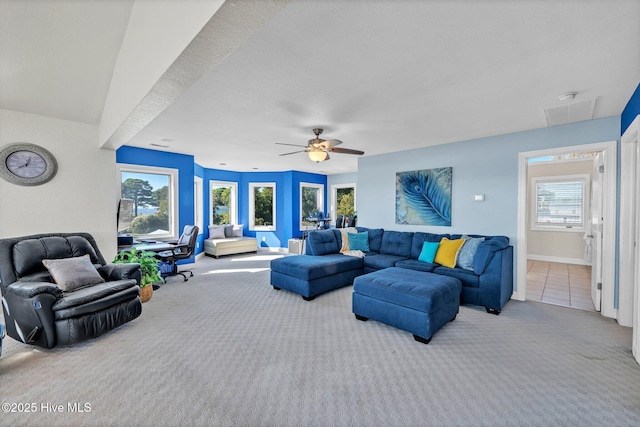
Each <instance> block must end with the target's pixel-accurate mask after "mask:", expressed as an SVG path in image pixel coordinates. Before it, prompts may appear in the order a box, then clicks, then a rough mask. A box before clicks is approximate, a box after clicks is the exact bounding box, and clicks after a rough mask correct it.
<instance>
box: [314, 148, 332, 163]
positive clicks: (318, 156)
mask: <svg viewBox="0 0 640 427" xmlns="http://www.w3.org/2000/svg"><path fill="white" fill-rule="evenodd" d="M327 157H328V155H327V152H326V151H323V150H311V151H309V159H311V160H312V161H314V162H316V163H320V162H324V161H325V160H327Z"/></svg>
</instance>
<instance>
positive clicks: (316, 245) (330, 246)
mask: <svg viewBox="0 0 640 427" xmlns="http://www.w3.org/2000/svg"><path fill="white" fill-rule="evenodd" d="M306 246H307V255H327V254H337V253H339V252H340V246H339V244H338V239H336V235H335V233H334V232H333V230H332V229H329V230H314V231H311V232H309V236H308V237H307V245H306Z"/></svg>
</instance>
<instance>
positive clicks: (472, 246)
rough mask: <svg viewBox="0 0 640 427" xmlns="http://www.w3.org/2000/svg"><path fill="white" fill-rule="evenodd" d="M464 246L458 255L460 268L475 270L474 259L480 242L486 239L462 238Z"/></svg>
mask: <svg viewBox="0 0 640 427" xmlns="http://www.w3.org/2000/svg"><path fill="white" fill-rule="evenodd" d="M462 238H463V239H464V245H462V248H460V253H459V254H458V264H457V266H458V267H461V268H464V269H466V270H473V258H474V257H475V256H476V252H477V251H478V246H479V245H480V242H483V241H484V237H469V236H462Z"/></svg>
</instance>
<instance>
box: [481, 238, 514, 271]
mask: <svg viewBox="0 0 640 427" xmlns="http://www.w3.org/2000/svg"><path fill="white" fill-rule="evenodd" d="M507 246H509V239H508V238H507V237H505V236H493V237H488V238H486V239H485V241H484V242H480V244H479V245H478V250H477V251H476V255H475V256H474V257H473V271H474V273H476V274H478V275H481V274H482V273H484V270H485V268H487V266H488V265H489V263H490V262H491V259H492V258H493V254H495V253H496V252H498V251H500V250H502V249H504V248H506V247H507Z"/></svg>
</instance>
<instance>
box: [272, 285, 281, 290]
mask: <svg viewBox="0 0 640 427" xmlns="http://www.w3.org/2000/svg"><path fill="white" fill-rule="evenodd" d="M271 286H273V285H271ZM273 289H275V290H276V291H279V290H280V288H279V287H277V286H273Z"/></svg>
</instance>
